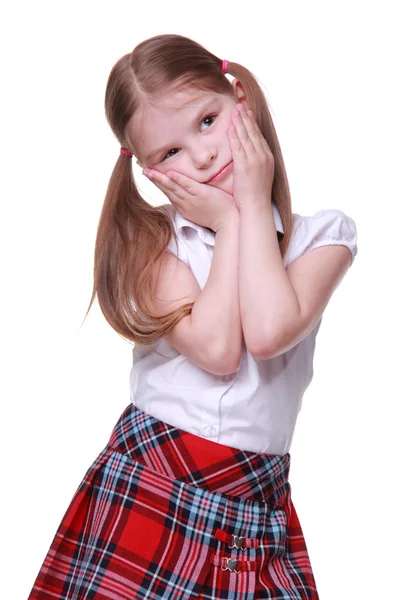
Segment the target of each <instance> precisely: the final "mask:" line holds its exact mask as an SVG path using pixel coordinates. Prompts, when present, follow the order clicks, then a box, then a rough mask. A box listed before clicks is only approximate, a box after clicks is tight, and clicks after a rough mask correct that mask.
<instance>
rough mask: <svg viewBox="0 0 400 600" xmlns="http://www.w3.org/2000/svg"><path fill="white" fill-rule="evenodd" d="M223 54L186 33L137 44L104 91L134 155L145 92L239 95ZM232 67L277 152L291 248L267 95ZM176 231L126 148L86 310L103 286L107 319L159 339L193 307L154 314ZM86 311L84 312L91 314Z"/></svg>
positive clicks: (279, 197) (138, 338)
mask: <svg viewBox="0 0 400 600" xmlns="http://www.w3.org/2000/svg"><path fill="white" fill-rule="evenodd" d="M221 66H222V60H221V59H220V58H218V57H217V56H215V55H214V54H211V53H210V52H209V51H208V50H206V49H205V48H204V47H203V46H201V45H200V44H198V43H197V42H195V41H193V40H191V39H189V38H186V37H183V36H180V35H173V34H167V35H157V36H155V37H152V38H150V39H147V40H145V41H143V42H141V43H140V44H138V45H137V46H136V47H135V48H134V50H133V51H132V52H131V53H130V54H125V55H124V56H122V58H120V59H119V60H118V62H117V63H116V64H115V65H114V67H113V68H112V70H111V73H110V75H109V78H108V82H107V87H106V94H105V112H106V117H107V121H108V123H109V125H110V127H111V129H112V131H113V132H114V134H115V136H116V137H117V139H118V141H119V143H120V145H121V146H122V147H125V148H127V149H129V150H130V151H131V152H133V154H134V155H135V156H137V153H136V151H135V147H134V145H135V141H134V140H132V139H130V138H129V137H128V132H127V129H128V127H127V125H128V123H129V121H130V120H131V119H132V117H133V115H134V113H135V111H136V110H137V109H138V107H139V105H140V103H141V102H143V101H144V100H145V98H151V97H155V96H157V95H159V94H161V93H163V92H164V91H166V90H171V89H173V88H174V87H175V88H176V89H182V88H185V89H187V88H190V87H196V88H197V89H201V90H212V91H214V92H218V93H221V94H228V95H231V96H233V93H234V92H233V88H232V85H231V83H230V82H229V80H228V78H227V77H225V75H224V74H223V73H222V71H221ZM227 72H228V73H229V74H230V75H232V76H233V77H234V78H236V79H238V80H239V81H240V83H241V84H242V86H243V88H244V91H245V94H246V100H247V103H248V105H249V108H250V109H251V110H252V111H253V113H254V116H255V118H256V120H257V123H258V125H259V127H260V130H261V132H262V134H263V135H264V137H265V139H266V141H267V143H268V145H269V147H270V149H271V152H272V154H273V156H274V163H275V174H274V181H273V185H272V201H273V202H274V203H275V205H276V207H277V209H278V211H279V213H280V216H281V219H282V223H283V227H284V232H285V233H284V235H283V236H281V235H280V234H279V236H278V238H279V247H280V251H281V255H282V256H284V254H285V252H286V249H287V246H288V243H289V239H290V235H291V229H292V210H291V200H290V190H289V184H288V180H287V176H286V171H285V166H284V162H283V158H282V153H281V149H280V146H279V142H278V138H277V135H276V132H275V127H274V125H273V122H272V118H271V115H270V112H269V109H268V106H267V102H266V99H265V96H264V93H263V92H262V90H261V88H260V86H259V84H258V82H257V80H256V78H255V77H254V76H253V75H252V73H251V72H250V71H249V70H248V69H246V68H245V67H243V66H242V65H240V64H238V63H235V62H229V63H228V71H227ZM172 236H173V238H174V241H175V243H176V244H177V238H176V233H175V230H174V227H173V224H172V221H171V216H170V214H169V212H168V209H167V208H166V207H163V206H158V207H154V206H151V205H150V204H149V203H148V202H146V200H145V199H144V198H142V196H141V195H140V194H139V191H138V189H137V187H136V183H135V180H134V176H133V172H132V164H131V159H130V158H129V157H127V156H125V155H124V154H119V157H118V159H117V162H116V164H115V167H114V169H113V172H112V175H111V178H110V182H109V184H108V188H107V192H106V196H105V199H104V204H103V207H102V211H101V215H100V220H99V224H98V229H97V236H96V244H95V253H94V283H93V292H92V297H91V300H90V303H89V307H88V309H87V312H86V316H87V314H88V312H89V310H90V308H91V306H92V304H93V302H94V299H95V297H96V294H97V298H98V302H99V306H100V309H101V311H102V313H103V315H104V317H105V318H106V320H107V321H108V323H109V324H110V325H111V327H113V329H114V330H115V331H117V332H118V333H119V334H120V335H122V336H123V337H124V338H126V339H127V340H130V341H132V342H134V343H138V344H152V343H154V342H155V341H156V340H158V339H159V338H161V337H163V336H164V335H166V334H167V333H169V332H170V331H171V330H172V329H173V327H174V326H175V325H176V324H177V323H178V322H179V321H180V320H181V319H183V318H184V317H185V316H187V315H189V314H190V313H191V311H192V306H193V302H190V303H187V304H185V305H182V306H181V307H180V308H178V309H176V310H173V311H172V312H170V313H168V314H166V315H163V316H161V317H157V316H154V315H153V314H152V309H153V297H154V296H153V291H154V290H153V287H154V285H153V281H154V279H153V273H154V269H157V271H158V268H159V266H160V263H161V260H162V255H163V252H164V251H165V249H166V248H167V246H168V244H169V242H170V240H171V238H172ZM86 316H85V319H86Z"/></svg>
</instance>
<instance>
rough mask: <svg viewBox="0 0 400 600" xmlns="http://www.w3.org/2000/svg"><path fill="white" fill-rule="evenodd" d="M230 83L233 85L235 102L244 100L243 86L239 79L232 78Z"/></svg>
mask: <svg viewBox="0 0 400 600" xmlns="http://www.w3.org/2000/svg"><path fill="white" fill-rule="evenodd" d="M231 85H232V87H233V93H234V94H235V98H236V100H237V102H246V101H247V98H246V92H245V91H244V87H243V85H242V84H241V83H240V81H239V80H238V79H234V80H233V81H232V83H231Z"/></svg>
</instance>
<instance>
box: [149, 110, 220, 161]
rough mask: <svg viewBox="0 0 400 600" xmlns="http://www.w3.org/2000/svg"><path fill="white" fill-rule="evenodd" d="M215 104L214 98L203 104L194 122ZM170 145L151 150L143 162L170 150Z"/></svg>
mask: <svg viewBox="0 0 400 600" xmlns="http://www.w3.org/2000/svg"><path fill="white" fill-rule="evenodd" d="M215 102H216V98H213V99H212V100H207V102H205V103H204V104H203V106H202V107H201V108H200V109H199V110H198V112H197V114H196V116H195V118H194V120H195V121H198V120H199V119H200V117H201V115H202V114H203V113H204V112H206V111H207V110H208V109H209V108H211V106H213V105H214V104H215ZM170 146H171V144H164V145H163V146H161V148H158V149H157V150H152V151H151V152H150V153H149V154H148V155H147V156H145V158H144V160H145V161H148V160H149V159H150V158H152V157H153V156H156V155H157V154H159V153H161V152H164V151H166V150H167V149H168V148H170Z"/></svg>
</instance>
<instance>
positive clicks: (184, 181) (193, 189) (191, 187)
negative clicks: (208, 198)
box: [167, 171, 201, 196]
mask: <svg viewBox="0 0 400 600" xmlns="http://www.w3.org/2000/svg"><path fill="white" fill-rule="evenodd" d="M167 175H168V176H169V177H170V178H171V179H172V181H174V183H176V184H177V185H179V186H180V187H181V188H182V189H183V190H185V192H186V193H187V194H189V195H191V196H198V195H199V193H200V191H201V190H200V186H201V183H199V182H198V181H195V180H194V179H190V177H187V176H186V175H182V173H178V172H177V171H168V172H167Z"/></svg>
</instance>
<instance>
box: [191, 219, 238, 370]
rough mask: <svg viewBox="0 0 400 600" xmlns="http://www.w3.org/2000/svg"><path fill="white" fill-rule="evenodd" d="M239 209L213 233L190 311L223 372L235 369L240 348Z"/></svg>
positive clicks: (193, 323)
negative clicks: (210, 253) (210, 255)
mask: <svg viewBox="0 0 400 600" xmlns="http://www.w3.org/2000/svg"><path fill="white" fill-rule="evenodd" d="M238 238H239V212H238V211H237V210H236V209H235V210H233V211H232V213H231V214H230V215H229V217H227V218H226V219H225V220H224V221H223V222H222V224H221V225H220V227H219V228H218V230H217V231H216V235H215V246H214V254H213V259H212V263H211V268H210V273H209V276H208V279H207V282H206V285H205V286H204V289H203V290H202V292H201V294H200V296H199V297H198V298H197V300H196V302H195V304H194V306H193V309H192V314H191V318H192V319H191V320H192V326H193V327H195V328H196V329H197V330H198V331H199V332H201V333H202V335H204V337H205V339H206V340H207V342H208V343H209V344H210V346H211V347H212V348H213V352H212V354H213V355H214V357H215V359H214V360H215V362H216V363H219V364H221V368H222V371H223V372H224V373H231V372H232V371H234V370H236V369H237V367H238V365H239V362H240V358H241V352H242V324H241V320H240V310H239V284H238V260H239V247H238Z"/></svg>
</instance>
